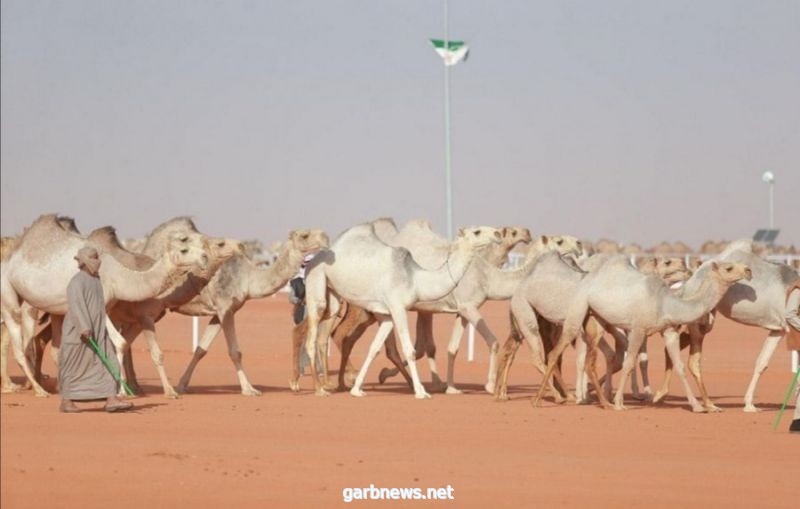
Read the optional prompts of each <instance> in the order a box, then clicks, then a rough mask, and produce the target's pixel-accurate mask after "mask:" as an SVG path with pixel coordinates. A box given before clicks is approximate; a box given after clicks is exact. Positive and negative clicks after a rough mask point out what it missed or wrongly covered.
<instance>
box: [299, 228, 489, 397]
mask: <svg viewBox="0 0 800 509" xmlns="http://www.w3.org/2000/svg"><path fill="white" fill-rule="evenodd" d="M490 242H495V243H499V242H500V232H499V231H497V230H496V229H494V228H489V227H485V226H483V227H470V228H465V229H461V230H460V231H459V234H458V238H457V239H456V241H455V243H454V245H453V248H452V250H451V251H450V253H449V255H448V257H447V259H446V260H445V261H444V263H442V265H441V266H440V267H439V268H437V269H436V270H426V269H424V268H423V267H422V266H421V265H420V264H419V263H417V262H416V261H415V259H414V258H413V257H412V255H411V253H410V252H409V251H408V250H407V249H404V248H397V247H392V246H389V245H388V244H386V243H384V242H382V241H381V240H380V239H379V238H378V237H377V235H376V233H375V228H374V226H373V225H372V224H370V223H367V224H363V225H358V226H354V227H352V228H350V229H348V230H347V231H345V232H344V233H342V234H341V235H340V236H339V238H338V239H336V241H335V242H334V244H333V246H332V247H331V249H329V250H327V251H323V252H321V253H320V254H319V255H318V256H316V257H315V258H314V260H312V262H311V263H310V267H309V269H308V271H307V276H306V306H307V313H306V315H307V316H306V320H307V321H308V334H307V336H306V344H305V346H306V352H307V354H308V356H309V360H310V364H311V365H310V368H311V375H312V377H313V378H314V388H315V393H316V394H317V395H325V394H328V393H327V391H326V390H325V388H324V387H323V386H322V384H321V381H320V379H319V377H318V374H317V372H316V352H317V351H320V352H325V351H326V347H327V342H328V333H329V331H330V329H331V326H332V322H333V317H334V316H335V315H336V313H337V312H338V310H339V303H340V301H339V299H343V300H346V301H348V302H350V303H352V304H355V305H357V306H361V307H363V308H365V309H366V310H367V311H369V312H371V313H374V314H377V315H378V319H379V321H380V322H381V323H380V326H379V327H378V333H377V335H376V336H375V339H374V340H373V342H372V344H371V345H370V349H369V353H368V355H367V359H366V360H365V361H364V364H363V365H362V367H361V370H360V371H359V373H358V376H357V377H356V380H355V383H354V385H353V388H352V389H351V390H350V394H352V395H353V396H364V395H365V393H364V392H363V391H362V390H361V386H362V384H363V383H364V378H365V376H366V373H367V370H368V369H369V365H370V364H371V362H372V360H373V359H374V358H375V356H376V355H377V354H378V351H379V350H380V348H381V347H382V346H383V343H384V341H386V338H387V336H388V335H389V333H390V332H391V330H392V328H396V330H397V334H398V335H399V337H400V342H401V344H402V347H403V353H404V354H405V357H406V360H408V361H409V370H410V374H411V379H412V381H413V385H414V394H415V397H416V398H418V399H422V398H428V397H430V395H429V394H428V393H427V392H426V391H425V388H424V387H423V386H422V384H421V383H420V381H419V375H418V374H417V369H416V364H415V362H414V345H413V344H412V342H411V337H410V335H409V331H408V321H407V316H406V312H407V310H408V309H409V307H411V306H412V305H413V304H414V303H416V302H419V301H431V300H436V299H439V298H441V297H443V296H444V295H446V294H448V293H449V292H451V291H452V290H453V288H455V287H456V285H457V284H458V281H459V280H460V279H461V278H462V277H463V275H464V273H465V272H466V271H467V269H468V267H469V266H470V263H471V262H472V260H473V258H474V257H475V253H476V251H477V250H479V249H480V248H482V247H484V246H486V245H487V244H489V243H490ZM321 321H322V322H323V323H322V324H320V322H321ZM322 362H323V366H324V363H325V362H326V361H325V358H324V357H323V358H322Z"/></svg>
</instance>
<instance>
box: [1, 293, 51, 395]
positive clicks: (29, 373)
mask: <svg viewBox="0 0 800 509" xmlns="http://www.w3.org/2000/svg"><path fill="white" fill-rule="evenodd" d="M3 323H4V324H5V326H6V327H7V328H8V333H9V335H10V336H11V346H12V351H13V352H14V360H16V361H17V364H19V366H20V367H21V368H22V371H23V372H24V373H25V377H26V378H27V379H28V381H29V382H30V384H31V387H32V388H33V391H34V393H36V396H37V397H47V396H50V393H49V392H47V391H46V390H44V388H43V387H42V386H41V385H39V382H37V381H36V377H35V376H34V374H33V368H32V366H31V365H30V363H29V360H28V357H27V355H26V354H25V353H26V351H27V347H28V345H27V344H25V339H24V338H23V335H22V326H21V325H20V323H19V322H18V321H16V320H14V317H13V316H12V313H11V312H10V311H7V310H6V309H5V306H4V307H3ZM28 341H30V339H29V340H28Z"/></svg>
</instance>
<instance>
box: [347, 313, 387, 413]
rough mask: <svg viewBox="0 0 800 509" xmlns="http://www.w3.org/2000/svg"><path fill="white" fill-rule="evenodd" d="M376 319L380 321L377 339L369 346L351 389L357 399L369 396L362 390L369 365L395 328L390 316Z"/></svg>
mask: <svg viewBox="0 0 800 509" xmlns="http://www.w3.org/2000/svg"><path fill="white" fill-rule="evenodd" d="M376 318H378V320H379V321H380V326H378V332H377V334H375V338H374V339H373V340H372V343H370V345H369V351H368V352H367V358H366V359H364V364H362V365H361V369H360V370H359V371H358V375H357V376H356V381H355V382H354V383H353V387H352V389H350V394H351V395H353V396H356V397H362V396H366V395H367V393H365V392H364V391H362V390H361V386H362V385H363V384H364V379H365V378H366V376H367V371H368V370H369V365H370V364H372V361H373V360H375V357H376V356H377V355H378V352H380V351H381V347H383V343H384V342H385V341H386V338H387V336H389V333H390V332H391V331H392V327H394V324H393V323H392V320H391V319H389V317H388V316H386V315H381V316H379V317H376Z"/></svg>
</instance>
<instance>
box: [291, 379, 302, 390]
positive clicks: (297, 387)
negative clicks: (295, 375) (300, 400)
mask: <svg viewBox="0 0 800 509" xmlns="http://www.w3.org/2000/svg"><path fill="white" fill-rule="evenodd" d="M289 389H290V390H291V391H292V392H300V382H299V381H297V380H289Z"/></svg>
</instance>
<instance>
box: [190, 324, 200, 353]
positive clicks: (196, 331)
mask: <svg viewBox="0 0 800 509" xmlns="http://www.w3.org/2000/svg"><path fill="white" fill-rule="evenodd" d="M199 336H200V317H197V316H193V317H192V353H194V352H195V350H197V345H198V343H199V339H200V337H199Z"/></svg>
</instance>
